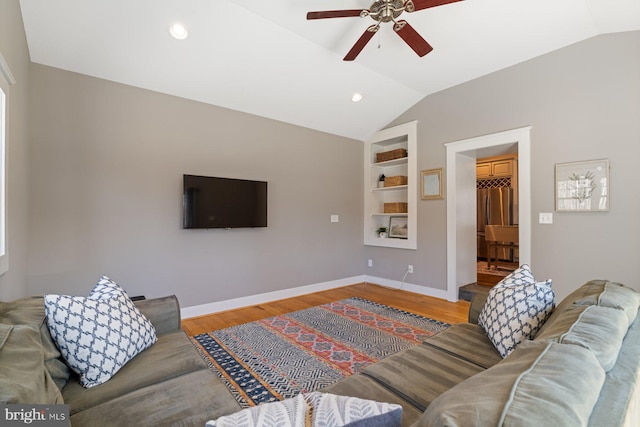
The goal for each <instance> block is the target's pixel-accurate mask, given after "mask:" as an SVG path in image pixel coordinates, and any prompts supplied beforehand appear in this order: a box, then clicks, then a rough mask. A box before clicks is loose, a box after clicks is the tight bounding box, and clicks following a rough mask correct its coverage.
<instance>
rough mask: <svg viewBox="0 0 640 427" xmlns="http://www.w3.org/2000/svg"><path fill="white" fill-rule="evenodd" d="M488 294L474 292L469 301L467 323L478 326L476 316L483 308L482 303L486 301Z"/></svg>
mask: <svg viewBox="0 0 640 427" xmlns="http://www.w3.org/2000/svg"><path fill="white" fill-rule="evenodd" d="M488 296H489V292H476V293H474V295H473V299H472V300H471V306H470V307H469V323H474V324H476V325H477V324H478V316H480V312H481V311H482V308H483V307H484V303H485V302H486V301H487V297H488Z"/></svg>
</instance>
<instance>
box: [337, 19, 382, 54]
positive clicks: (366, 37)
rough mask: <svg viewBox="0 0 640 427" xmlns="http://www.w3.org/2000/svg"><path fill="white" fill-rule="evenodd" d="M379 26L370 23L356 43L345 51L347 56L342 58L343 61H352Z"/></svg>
mask: <svg viewBox="0 0 640 427" xmlns="http://www.w3.org/2000/svg"><path fill="white" fill-rule="evenodd" d="M378 28H380V27H379V26H378V25H372V26H370V27H369V28H367V29H366V30H365V31H364V33H363V34H362V35H361V36H360V38H359V39H358V41H357V42H356V44H354V45H353V47H352V48H351V50H350V51H349V52H348V53H347V56H345V57H344V58H343V61H353V60H354V59H356V57H357V56H358V55H359V54H360V52H362V49H364V47H365V46H366V45H367V43H369V40H371V38H372V37H373V35H374V34H375V33H376V32H377V31H378Z"/></svg>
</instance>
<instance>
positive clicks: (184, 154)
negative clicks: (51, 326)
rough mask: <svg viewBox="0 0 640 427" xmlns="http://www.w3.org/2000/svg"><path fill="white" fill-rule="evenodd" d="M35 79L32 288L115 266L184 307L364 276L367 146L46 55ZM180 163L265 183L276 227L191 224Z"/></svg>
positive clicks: (116, 272)
mask: <svg viewBox="0 0 640 427" xmlns="http://www.w3.org/2000/svg"><path fill="white" fill-rule="evenodd" d="M31 84H32V86H31V89H32V91H31V95H32V96H31V99H30V101H31V109H30V111H31V127H32V132H31V137H32V141H31V142H32V148H33V149H32V152H31V177H30V178H31V191H30V194H31V212H30V230H31V240H30V247H31V251H30V258H29V261H30V269H29V279H30V292H31V293H33V294H37V293H43V292H68V293H76V294H85V293H87V292H88V291H89V290H90V288H91V286H92V285H93V283H95V281H96V280H97V279H98V277H99V275H101V274H106V275H109V276H111V277H112V278H113V279H114V280H116V281H118V282H120V283H121V284H122V285H123V286H125V288H126V289H127V290H128V292H129V293H130V294H132V295H133V294H144V295H146V296H147V297H152V296H159V295H165V294H170V293H176V294H177V295H178V297H179V299H180V302H181V304H182V305H183V306H184V307H187V306H193V305H200V304H207V303H211V302H215V301H224V300H229V299H233V298H239V297H245V296H249V295H254V294H260V293H266V292H273V291H279V290H283V289H289V288H294V287H299V286H304V285H309V284H315V283H322V282H328V281H332V280H337V279H342V278H347V277H353V276H357V275H361V274H362V266H361V265H360V262H359V261H360V260H361V259H362V252H363V247H362V210H363V207H362V204H363V198H362V188H363V184H362V174H363V170H362V167H363V166H362V157H363V144H362V142H360V141H354V140H349V139H346V138H342V137H337V136H333V135H329V134H324V133H321V132H317V131H312V130H309V129H304V128H301V127H296V126H292V125H288V124H284V123H281V122H276V121H273V120H268V119H263V118H259V117H255V116H251V115H248V114H244V113H239V112H235V111H230V110H226V109H223V108H219V107H214V106H210V105H205V104H201V103H197V102H193V101H188V100H184V99H180V98H176V97H172V96H168V95H163V94H159V93H155V92H151V91H147V90H142V89H137V88H133V87H130V86H125V85H121V84H116V83H112V82H108V81H104V80H100V79H96V78H92V77H88V76H83V75H79V74H74V73H70V72H67V71H62V70H59V69H54V68H50V67H45V66H42V65H37V64H32V66H31ZM184 173H188V174H198V175H208V176H221V177H230V178H243V179H257V180H265V181H268V192H269V196H268V198H269V201H268V205H269V208H268V216H269V219H268V227H267V228H264V229H235V230H183V229H182V216H181V215H182V213H181V208H182V174H184ZM331 214H338V215H339V216H340V222H339V223H330V215H331Z"/></svg>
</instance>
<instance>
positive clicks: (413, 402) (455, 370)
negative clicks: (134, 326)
mask: <svg viewBox="0 0 640 427" xmlns="http://www.w3.org/2000/svg"><path fill="white" fill-rule="evenodd" d="M485 298H486V294H478V295H477V296H476V298H474V300H473V302H472V304H471V308H470V311H469V323H460V324H456V325H453V326H451V327H450V328H448V329H446V330H445V331H443V332H441V333H440V334H437V335H435V336H433V337H431V338H429V339H428V340H426V341H425V342H424V343H422V344H421V345H418V346H415V347H413V348H410V349H408V350H405V351H403V352H400V353H397V354H395V355H393V356H390V357H388V358H386V359H383V360H382V361H380V362H378V363H376V364H374V365H371V366H369V367H367V368H366V369H365V370H364V371H363V372H362V373H361V374H358V375H354V376H351V377H348V378H345V379H344V380H342V381H340V382H338V383H336V384H334V385H332V386H330V387H328V388H326V389H324V390H322V391H323V392H327V393H333V394H337V395H347V396H356V397H360V398H364V399H370V400H376V401H381V402H389V403H397V404H400V405H402V407H403V419H402V424H403V425H405V426H414V427H423V426H451V427H453V426H478V425H482V426H485V425H487V426H488V425H515V426H542V425H545V426H546V425H553V426H571V425H589V426H598V427H599V426H637V425H640V380H639V379H640V317H638V316H637V314H638V308H639V306H640V294H638V293H637V292H635V291H633V290H632V289H630V288H627V287H624V286H622V285H619V284H616V283H611V282H607V281H591V282H589V283H587V284H585V285H584V286H582V287H580V288H579V289H577V290H576V291H575V292H573V293H572V294H571V295H569V296H568V297H567V298H565V299H564V300H563V301H562V302H561V303H560V304H559V305H558V306H557V307H556V308H555V310H554V311H553V313H552V314H551V316H550V317H549V318H548V319H547V321H546V322H545V324H544V325H543V326H542V328H541V329H540V330H539V331H538V333H537V335H536V336H535V339H534V340H532V341H526V342H524V343H523V344H521V345H520V346H519V347H518V348H516V349H515V350H514V351H513V352H512V353H511V354H510V355H509V356H507V357H506V358H504V359H503V358H502V357H501V356H500V355H499V354H498V352H497V351H496V349H495V348H494V346H493V345H492V343H491V342H490V341H489V339H488V338H487V336H486V334H485V332H484V331H483V329H482V328H481V327H480V326H478V324H477V320H478V316H479V313H480V311H481V310H482V307H483V306H484V299H485ZM136 305H137V307H138V308H139V309H140V310H141V312H142V313H143V314H144V315H145V316H146V317H147V318H148V319H149V320H151V322H152V323H153V325H154V327H155V328H156V331H157V335H158V341H157V342H156V343H155V344H154V345H153V346H152V347H150V348H149V349H147V350H145V351H143V352H142V353H141V354H139V355H138V356H136V357H135V358H134V359H133V360H131V361H130V362H129V363H127V364H126V365H125V366H124V367H123V368H122V369H121V370H120V371H119V372H118V373H117V374H116V375H115V376H114V377H113V378H112V379H110V380H109V381H107V382H106V383H104V384H101V385H98V386H95V387H92V388H89V389H86V388H83V387H82V386H81V385H80V384H79V382H78V379H77V377H75V376H74V375H71V376H69V371H68V369H67V367H66V365H65V364H64V363H63V362H62V360H61V358H60V353H59V352H58V351H57V349H56V347H55V345H53V341H52V340H51V337H50V335H49V332H48V330H47V327H46V324H45V323H44V322H43V320H44V307H43V299H42V298H38V297H34V298H26V299H22V300H18V301H14V302H11V303H0V332H1V335H0V402H16V401H22V402H29V403H49V404H51V403H63V402H64V403H65V404H68V405H69V407H70V415H71V424H72V425H73V426H76V427H77V426H85V425H86V426H111V425H113V426H134V425H135V426H148V425H149V426H150V425H153V426H163V425H172V426H173V425H175V426H203V425H204V424H205V422H206V421H207V420H211V419H216V418H218V417H220V416H222V415H227V414H231V413H233V412H236V411H238V410H239V409H240V407H239V405H238V404H237V403H236V401H235V399H234V398H233V396H232V395H231V394H230V393H229V391H228V390H227V388H226V387H225V386H224V384H223V383H222V382H221V381H220V380H219V379H218V377H217V376H216V375H214V374H213V373H211V371H209V370H208V369H207V366H206V364H205V363H204V362H203V360H202V358H201V357H200V355H199V354H198V352H197V350H196V349H195V347H194V346H193V344H192V343H191V342H190V340H189V339H188V338H187V336H186V335H185V333H184V332H183V331H182V330H181V329H180V310H179V307H178V302H177V300H176V298H175V297H166V298H158V299H151V300H144V301H137V302H136Z"/></svg>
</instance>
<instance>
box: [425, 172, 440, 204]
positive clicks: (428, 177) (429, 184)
mask: <svg viewBox="0 0 640 427" xmlns="http://www.w3.org/2000/svg"><path fill="white" fill-rule="evenodd" d="M420 193H421V194H422V200H433V199H442V198H444V196H443V194H442V168H438V169H428V170H424V171H422V172H420Z"/></svg>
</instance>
